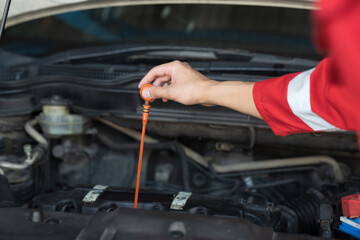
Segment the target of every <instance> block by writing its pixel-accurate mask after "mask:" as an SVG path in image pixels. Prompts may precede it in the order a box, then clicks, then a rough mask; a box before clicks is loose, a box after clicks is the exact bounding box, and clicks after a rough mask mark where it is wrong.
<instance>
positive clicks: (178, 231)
mask: <svg viewBox="0 0 360 240" xmlns="http://www.w3.org/2000/svg"><path fill="white" fill-rule="evenodd" d="M168 233H169V236H170V237H172V238H183V237H186V227H185V224H184V223H183V222H172V223H171V224H170V225H169V229H168Z"/></svg>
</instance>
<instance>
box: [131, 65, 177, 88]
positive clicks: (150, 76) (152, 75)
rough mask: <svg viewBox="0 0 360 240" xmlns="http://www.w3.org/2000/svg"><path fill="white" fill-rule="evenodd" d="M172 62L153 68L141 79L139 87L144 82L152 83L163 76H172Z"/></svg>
mask: <svg viewBox="0 0 360 240" xmlns="http://www.w3.org/2000/svg"><path fill="white" fill-rule="evenodd" d="M171 72H172V64H171V63H165V64H162V65H159V66H156V67H154V68H152V69H151V70H150V71H149V72H148V73H147V74H146V75H145V77H143V79H142V80H141V81H140V83H139V85H138V88H141V87H142V86H143V85H144V84H147V83H152V82H153V81H154V80H155V79H157V78H158V77H162V76H166V75H167V76H171Z"/></svg>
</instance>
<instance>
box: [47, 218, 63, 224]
mask: <svg viewBox="0 0 360 240" xmlns="http://www.w3.org/2000/svg"><path fill="white" fill-rule="evenodd" d="M45 223H46V224H49V225H56V224H59V223H60V220H59V219H56V218H49V219H46V221H45Z"/></svg>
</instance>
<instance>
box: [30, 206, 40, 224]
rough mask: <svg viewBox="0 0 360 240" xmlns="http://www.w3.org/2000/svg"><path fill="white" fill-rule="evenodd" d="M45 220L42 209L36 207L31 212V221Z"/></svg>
mask: <svg viewBox="0 0 360 240" xmlns="http://www.w3.org/2000/svg"><path fill="white" fill-rule="evenodd" d="M42 220H43V213H42V210H41V209H35V210H34V211H33V212H32V214H31V221H32V222H33V223H39V222H42Z"/></svg>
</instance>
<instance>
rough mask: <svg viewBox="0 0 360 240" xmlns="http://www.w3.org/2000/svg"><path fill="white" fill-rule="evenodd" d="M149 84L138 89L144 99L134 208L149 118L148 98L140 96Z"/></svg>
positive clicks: (137, 196)
mask: <svg viewBox="0 0 360 240" xmlns="http://www.w3.org/2000/svg"><path fill="white" fill-rule="evenodd" d="M151 86H152V85H151V84H145V85H144V86H143V87H142V88H141V89H140V96H141V97H142V98H143V99H144V100H145V104H144V105H143V114H142V131H141V141H140V150H139V160H138V169H137V175H136V187H135V197H134V209H136V208H137V203H138V199H139V188H140V175H141V164H142V157H143V151H144V140H145V131H146V125H147V122H148V118H149V111H150V104H149V102H150V100H151V99H147V98H144V97H143V96H142V91H143V90H144V89H145V88H148V87H151Z"/></svg>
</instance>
